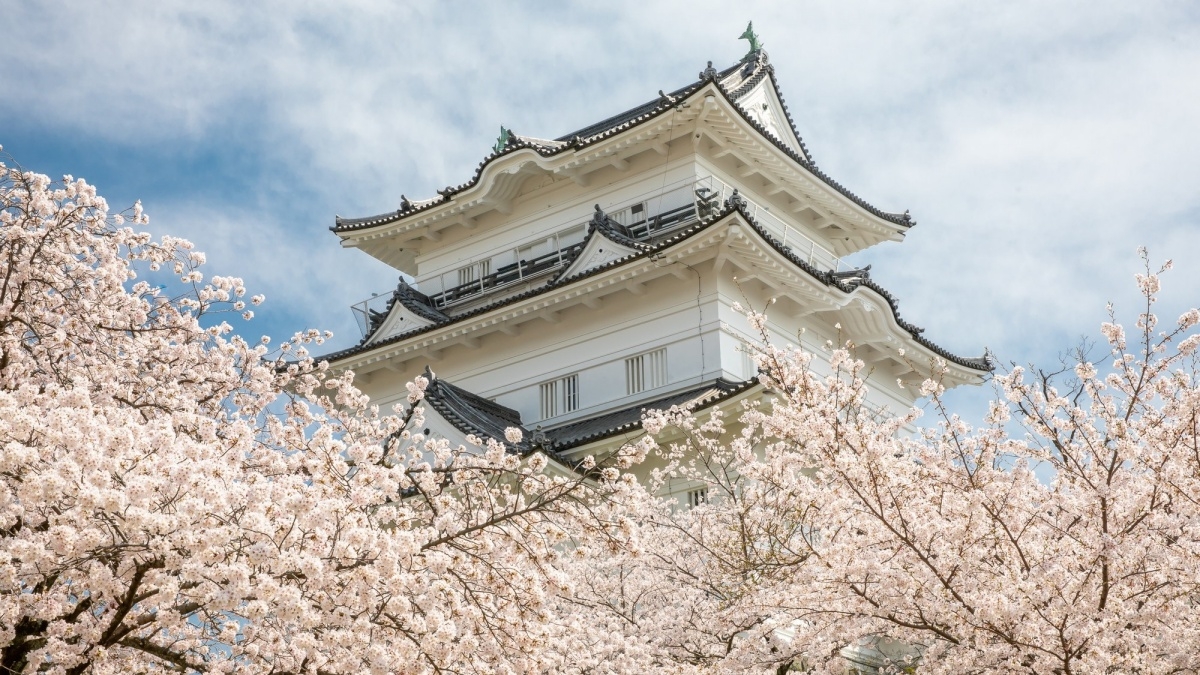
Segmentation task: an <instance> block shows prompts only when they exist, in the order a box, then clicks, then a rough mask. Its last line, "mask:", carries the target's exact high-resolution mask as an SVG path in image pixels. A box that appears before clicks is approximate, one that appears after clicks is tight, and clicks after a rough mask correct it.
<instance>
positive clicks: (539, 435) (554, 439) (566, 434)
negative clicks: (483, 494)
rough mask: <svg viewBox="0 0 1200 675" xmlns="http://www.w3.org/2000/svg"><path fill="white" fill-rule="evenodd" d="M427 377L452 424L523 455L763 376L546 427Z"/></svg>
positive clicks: (575, 442) (724, 395)
mask: <svg viewBox="0 0 1200 675" xmlns="http://www.w3.org/2000/svg"><path fill="white" fill-rule="evenodd" d="M426 376H427V377H428V378H429V386H428V387H427V388H426V389H425V402H426V404H428V405H429V406H430V407H431V408H433V409H434V410H436V411H437V412H438V413H439V414H440V415H441V416H442V417H443V418H445V419H446V421H447V422H450V423H451V424H453V425H454V427H455V428H456V429H458V430H459V431H461V432H463V433H464V434H474V435H476V436H478V437H480V438H494V439H496V440H500V441H504V442H506V443H508V446H509V447H510V448H513V449H514V450H515V451H516V452H517V453H518V454H521V455H526V454H529V453H530V452H533V451H534V450H538V449H540V450H543V451H546V452H549V453H552V454H556V453H559V452H562V451H565V450H569V449H571V448H574V447H578V446H580V445H584V444H587V443H591V442H593V441H598V440H601V439H604V438H610V437H612V436H616V435H618V434H622V433H629V432H636V431H638V430H640V427H641V420H642V413H643V412H644V411H646V410H666V409H667V408H670V407H671V406H676V405H678V406H686V407H690V408H693V409H698V408H706V407H708V406H711V405H715V404H716V403H719V402H721V401H724V400H726V399H728V398H730V397H732V396H736V395H737V394H740V393H742V392H744V391H746V390H748V389H750V388H751V387H753V386H755V385H756V384H758V380H747V381H745V382H731V381H729V380H725V379H717V380H714V381H712V382H708V383H706V384H703V385H700V386H698V387H694V388H691V389H688V390H687V391H682V392H676V393H673V394H669V395H667V396H663V397H661V398H658V399H655V400H652V401H646V402H644V403H639V404H637V405H632V406H628V407H625V408H621V409H619V410H613V411H609V412H606V413H603V414H600V415H596V416H594V417H588V418H585V419H581V420H576V421H574V422H571V423H570V424H566V425H563V426H561V427H557V428H554V429H547V430H542V429H541V428H540V427H535V428H533V429H529V428H528V427H526V426H525V425H523V424H522V422H521V414H520V413H519V412H517V411H516V410H513V409H512V408H508V407H505V406H502V405H500V404H498V403H496V402H495V401H489V400H488V399H486V398H483V397H482V396H479V395H477V394H473V393H471V392H469V391H467V390H466V389H463V388H461V387H458V386H455V385H453V384H451V383H449V382H447V381H446V380H443V379H439V378H437V377H436V376H434V375H433V373H431V372H429V371H428V369H426ZM509 427H516V428H517V429H520V430H521V432H522V435H523V438H522V439H521V442H520V443H511V442H508V441H505V437H504V432H505V430H506V429H508V428H509Z"/></svg>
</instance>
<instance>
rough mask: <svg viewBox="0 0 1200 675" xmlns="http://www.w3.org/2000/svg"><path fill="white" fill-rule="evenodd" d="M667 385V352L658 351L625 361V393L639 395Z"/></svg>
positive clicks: (664, 349) (663, 349)
mask: <svg viewBox="0 0 1200 675" xmlns="http://www.w3.org/2000/svg"><path fill="white" fill-rule="evenodd" d="M666 383H667V350H666V348H665V347H664V348H662V349H656V350H654V351H652V352H646V353H645V354H638V355H637V356H634V357H632V358H628V359H625V393H626V394H637V393H639V392H643V391H646V390H648V389H655V388H658V387H661V386H663V385H664V384H666Z"/></svg>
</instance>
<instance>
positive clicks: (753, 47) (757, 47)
mask: <svg viewBox="0 0 1200 675" xmlns="http://www.w3.org/2000/svg"><path fill="white" fill-rule="evenodd" d="M738 39H739V40H747V41H748V42H749V43H750V51H748V52H746V55H745V56H743V57H742V60H743V61H749V60H750V59H751V58H753V57H754V55H755V54H758V53H759V52H761V51H762V48H763V45H762V43H761V42H759V41H758V34H757V33H755V32H754V22H753V21H751V22H750V23H748V24H746V30H745V31H743V32H742V34H741V35H739V36H738Z"/></svg>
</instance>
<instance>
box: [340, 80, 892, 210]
mask: <svg viewBox="0 0 1200 675" xmlns="http://www.w3.org/2000/svg"><path fill="white" fill-rule="evenodd" d="M741 66H742V62H738V63H737V64H735V65H734V66H732V67H731V68H727V69H725V70H724V71H721V72H720V73H717V75H716V76H715V77H709V78H704V79H700V80H697V81H696V82H693V83H691V84H689V85H687V86H685V87H682V88H680V89H677V90H675V91H674V92H672V93H670V94H665V95H663V96H660V97H659V98H657V99H655V100H652V101H648V102H646V103H643V104H642V105H640V106H637V107H634V108H631V109H629V110H626V111H625V112H623V113H620V114H618V115H614V116H613V117H610V118H608V119H606V120H602V121H601V122H597V123H595V124H593V125H590V126H588V127H584V128H583V129H580V130H578V131H576V132H573V133H571V134H568V135H566V136H562V137H559V138H557V139H554V140H553V141H550V142H548V144H547V145H541V144H539V143H538V142H536V141H537V139H533V138H531V137H527V136H518V135H516V134H514V135H512V136H511V137H510V138H509V141H508V145H506V146H505V147H504V148H503V149H501V150H500V151H499V152H492V153H491V154H489V155H488V156H487V157H485V158H484V159H483V161H481V162H480V163H479V166H477V167H476V169H475V175H474V176H472V177H471V179H470V180H468V181H467V182H465V183H461V184H459V185H456V186H455V185H452V186H450V187H447V188H444V189H442V190H438V191H437V192H438V196H437V197H434V198H431V199H426V200H423V201H419V202H410V201H408V200H405V206H406V207H407V208H401V209H397V210H396V211H390V212H387V213H382V214H379V215H375V216H367V217H365V218H341V217H338V218H336V219H335V222H334V225H333V227H331V228H329V229H330V230H332V231H333V232H335V233H337V234H343V233H348V232H355V231H359V230H364V229H369V228H373V227H378V226H381V225H389V224H392V223H396V222H399V221H401V220H404V219H405V218H408V217H410V216H413V215H415V214H418V213H422V212H424V211H427V210H429V209H432V208H433V207H435V206H438V205H441V204H446V203H449V202H450V200H451V199H452V198H453V197H454V196H455V195H457V194H459V193H461V192H464V191H466V190H468V189H470V188H472V187H475V186H476V185H478V184H479V182H480V180H481V179H482V177H483V173H484V170H485V169H486V168H487V167H488V166H490V165H491V164H492V163H493V162H496V161H498V160H499V159H500V158H502V157H506V156H508V155H511V154H513V153H515V152H517V151H518V150H522V149H529V150H532V151H533V152H535V153H537V155H538V156H540V157H547V158H548V157H553V156H555V155H558V154H560V153H564V152H567V151H574V150H579V149H582V148H585V147H587V146H590V145H593V144H595V143H598V142H600V141H603V140H605V139H607V138H610V137H612V136H614V135H616V134H619V133H621V132H624V131H626V130H628V129H632V128H634V127H637V126H640V125H642V124H644V123H646V122H648V121H649V120H652V119H654V118H656V117H658V116H660V115H662V114H664V113H666V112H667V111H669V110H672V109H673V108H674V107H675V106H677V105H679V103H680V102H681V100H682V99H686V98H688V97H690V96H692V95H694V94H696V92H698V91H700V90H701V89H703V88H704V86H705V85H706V84H708V83H710V82H712V83H713V84H714V85H715V86H716V89H717V90H718V91H720V92H721V93H722V95H723V96H724V97H725V98H726V100H727V101H728V102H729V103H730V105H731V106H732V107H733V108H734V109H735V110H737V111H738V113H739V114H740V116H741V118H742V119H743V120H744V121H745V122H746V123H747V124H748V125H749V126H750V127H751V128H753V129H754V130H755V131H757V132H758V134H759V135H760V136H762V137H763V138H764V139H766V140H767V141H769V142H770V143H771V144H773V145H774V146H775V147H776V148H778V149H779V150H781V151H782V152H783V153H784V154H786V155H787V156H788V158H789V159H791V160H792V161H794V162H796V163H797V164H799V165H800V166H801V167H802V168H803V169H805V170H806V171H808V172H809V173H811V174H812V175H813V176H814V177H816V178H818V179H819V180H820V181H821V182H823V183H825V184H826V185H828V186H829V187H831V188H833V189H834V190H835V191H837V192H838V193H840V194H841V195H842V196H844V197H846V198H848V199H849V200H850V201H851V202H853V203H854V204H856V205H858V206H859V207H861V208H863V209H864V210H866V211H867V212H868V213H869V214H871V215H873V216H875V217H877V218H880V219H882V220H885V221H887V222H890V223H892V224H894V225H899V226H901V227H905V228H908V227H912V226H913V225H915V224H916V221H914V220H913V219H912V218H911V217H910V216H909V214H908V212H904V213H890V212H887V211H883V210H882V209H879V208H877V207H875V206H872V205H871V204H870V203H868V202H867V201H866V200H865V199H863V198H862V197H859V196H858V195H856V194H854V193H853V192H851V191H850V190H849V189H848V188H847V187H845V186H844V185H842V184H841V183H839V182H837V181H836V180H834V179H833V178H832V177H831V176H829V175H828V174H826V173H825V172H824V171H822V170H821V169H820V168H818V167H817V165H816V163H815V162H813V161H812V160H811V157H812V155H811V154H810V153H809V152H808V148H807V146H805V144H804V140H803V137H801V135H800V133H799V131H798V130H797V129H796V124H795V122H794V121H793V119H792V116H791V113H790V112H789V111H788V108H787V104H786V103H785V102H784V98H783V94H782V92H781V91H780V89H779V83H778V81H777V80H776V78H775V68H774V66H771V65H769V64H767V63H766V62H765V59H761V58H760V59H759V61H758V62H757V65H756V68H757V70H756V72H755V73H754V74H753V75H751V76H750V77H748V78H746V79H745V80H743V81H742V82H741V83H740V84H739V85H738V87H737V89H735V90H732V91H731V90H729V89H728V88H726V87H725V86H724V85H722V84H721V80H722V79H724V78H725V77H726V76H727V75H729V74H730V73H731V72H733V71H734V70H736V69H737V68H739V67H741ZM764 77H766V78H768V79H770V81H771V86H772V88H773V89H774V91H775V95H776V97H777V98H778V99H779V101H780V103H781V105H782V106H783V113H784V116H785V117H786V118H787V122H788V125H789V126H790V127H791V130H792V133H793V134H794V135H795V136H796V139H797V140H798V141H799V142H800V147H801V151H802V152H798V151H796V150H794V149H792V148H791V147H789V146H788V145H787V144H786V143H784V142H783V141H782V140H781V139H779V138H777V137H776V136H775V135H774V134H772V133H771V132H769V131H767V130H766V129H765V128H764V127H763V126H762V125H761V124H759V123H758V122H757V121H756V120H754V119H753V118H752V117H750V115H748V114H747V113H746V111H745V110H744V109H743V108H742V106H741V105H739V104H738V103H737V98H738V97H739V96H741V95H744V94H745V93H746V92H748V91H749V90H750V89H753V88H754V87H755V86H757V85H758V83H759V82H761V81H762V78H764ZM610 123H611V126H605V125H608V124H610ZM806 156H807V157H806Z"/></svg>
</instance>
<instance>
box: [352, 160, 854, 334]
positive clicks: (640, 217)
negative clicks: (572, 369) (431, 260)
mask: <svg viewBox="0 0 1200 675" xmlns="http://www.w3.org/2000/svg"><path fill="white" fill-rule="evenodd" d="M734 192H735V190H734V188H733V187H732V186H730V185H729V184H727V183H725V182H724V181H722V180H720V179H718V178H716V177H715V176H704V177H701V178H697V179H695V180H686V181H680V182H677V183H674V184H672V185H670V186H666V187H665V188H664V189H662V190H657V191H654V192H651V193H646V194H643V195H641V196H639V197H637V198H635V199H634V200H630V201H628V202H625V203H624V204H623V205H622V206H620V207H618V208H616V209H613V210H612V211H610V212H609V214H608V215H609V217H610V218H611V219H612V220H614V221H616V222H618V223H620V224H621V225H624V226H625V228H626V229H627V230H629V232H630V233H631V234H632V235H633V236H634V237H635V238H637V239H640V240H642V241H646V242H653V241H655V240H657V239H659V238H661V237H662V236H663V235H666V234H668V233H670V232H672V231H674V230H676V229H678V228H679V227H681V226H683V225H685V224H688V223H692V222H696V221H705V220H707V219H709V218H711V217H713V216H715V215H716V214H717V213H720V212H721V211H722V210H723V209H724V207H725V202H726V200H728V199H729V198H730V197H732V196H733V194H734ZM738 195H739V197H741V198H742V199H743V200H744V202H745V206H746V208H747V209H748V211H749V212H750V215H751V217H753V218H754V220H755V221H757V222H758V223H759V225H761V226H762V227H763V228H765V229H766V230H767V232H769V233H770V234H771V235H772V236H774V237H775V238H776V239H778V240H779V241H780V242H782V244H783V245H784V246H786V247H787V248H789V249H791V251H792V253H793V254H795V255H797V256H799V257H800V258H802V259H804V260H806V261H807V262H808V263H809V264H810V265H813V266H814V267H817V268H818V269H822V270H832V271H835V272H837V271H840V268H841V266H842V261H841V259H840V258H838V257H837V256H836V255H834V253H833V252H832V251H830V250H829V249H827V248H825V247H824V246H822V245H820V244H818V243H817V242H815V241H813V240H812V239H811V238H810V237H808V236H807V235H805V234H804V233H803V232H801V231H800V230H798V229H796V228H794V227H792V226H791V225H788V224H787V223H786V222H784V221H783V220H782V219H780V218H779V217H777V216H775V214H773V213H771V211H770V209H769V208H768V207H764V206H760V205H759V204H758V203H756V202H755V201H753V200H752V199H748V198H746V196H745V195H744V194H742V193H740V192H739V193H738ZM586 232H587V226H586V225H585V224H575V225H572V226H570V227H567V228H565V229H562V230H559V231H558V232H555V233H554V234H552V235H550V236H549V237H547V238H546V239H542V240H540V241H537V242H533V243H527V244H524V245H522V246H518V247H516V248H513V249H511V250H510V251H508V252H506V253H501V254H499V255H496V254H493V255H490V256H488V257H487V258H482V259H480V260H476V261H473V262H472V263H471V264H469V265H466V266H463V267H460V268H458V269H454V270H449V271H446V272H443V273H441V274H439V275H438V276H436V277H432V278H429V279H425V280H423V281H422V286H424V287H425V288H426V289H428V290H432V291H434V292H433V293H431V294H430V295H429V299H430V302H431V304H432V305H433V306H434V307H436V308H438V309H443V308H446V307H450V306H453V305H456V304H459V303H461V302H464V301H467V300H468V299H470V298H474V297H478V296H481V295H483V294H485V293H490V292H493V291H497V290H501V289H503V288H505V287H509V286H517V285H520V284H524V283H527V282H530V281H532V280H535V279H540V278H542V277H543V276H545V275H547V274H548V273H549V272H551V271H553V270H557V269H559V268H561V267H562V266H563V265H564V264H566V263H567V262H568V261H569V260H571V258H572V257H573V256H574V255H575V254H576V253H577V252H578V251H579V250H580V249H582V248H583V244H584V242H583V238H584V237H585V236H586ZM505 260H507V261H510V262H506V263H505V264H503V265H501V266H500V267H498V268H497V269H496V270H495V271H491V266H492V265H493V264H496V263H497V262H498V261H505ZM464 276H466V277H469V278H468V279H467V280H466V281H463V277H464ZM451 284H453V285H451ZM391 298H392V294H391V293H381V294H377V295H374V296H372V297H370V298H368V299H366V300H363V301H362V302H359V303H356V304H355V305H353V306H351V310H352V311H353V312H354V315H355V319H356V320H357V322H358V326H359V329H360V330H361V331H362V332H363V335H364V336H365V335H367V334H368V333H369V332H370V331H372V330H374V329H375V327H376V326H377V325H378V322H379V321H381V320H382V318H383V316H384V315H385V314H386V312H387V308H388V303H389V302H390V301H391Z"/></svg>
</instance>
